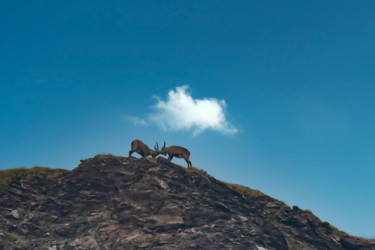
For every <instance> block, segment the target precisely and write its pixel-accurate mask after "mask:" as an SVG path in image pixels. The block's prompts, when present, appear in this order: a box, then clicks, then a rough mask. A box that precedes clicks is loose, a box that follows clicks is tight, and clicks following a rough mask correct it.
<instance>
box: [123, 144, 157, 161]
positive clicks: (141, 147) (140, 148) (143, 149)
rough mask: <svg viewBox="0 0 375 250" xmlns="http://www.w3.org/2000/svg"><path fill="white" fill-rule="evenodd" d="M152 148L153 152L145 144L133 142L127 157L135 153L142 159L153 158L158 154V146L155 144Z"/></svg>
mask: <svg viewBox="0 0 375 250" xmlns="http://www.w3.org/2000/svg"><path fill="white" fill-rule="evenodd" d="M154 148H155V150H152V149H150V148H149V147H148V146H147V145H146V144H144V143H143V142H141V141H140V140H134V141H132V143H131V149H130V151H129V157H130V156H131V155H132V153H134V152H136V153H138V154H140V155H141V156H142V157H146V156H149V155H151V156H152V157H153V158H155V157H156V156H158V155H159V154H160V153H159V151H158V150H159V145H157V143H156V145H155V147H154Z"/></svg>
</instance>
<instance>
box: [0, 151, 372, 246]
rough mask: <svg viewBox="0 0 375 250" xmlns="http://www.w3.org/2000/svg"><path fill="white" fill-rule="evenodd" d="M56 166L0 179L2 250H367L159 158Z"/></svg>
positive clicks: (259, 197)
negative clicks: (65, 168) (55, 170)
mask: <svg viewBox="0 0 375 250" xmlns="http://www.w3.org/2000/svg"><path fill="white" fill-rule="evenodd" d="M7 171H8V170H7ZM15 171H16V170H15ZM58 171H59V172H58V173H57V174H51V173H47V174H46V173H43V174H37V173H35V171H34V172H33V173H30V174H23V175H15V176H14V177H12V178H7V179H6V180H5V181H4V180H3V186H1V189H0V249H150V248H153V249H223V248H224V249H298V250H300V249H375V241H374V240H368V239H362V238H357V237H352V236H349V235H347V234H345V233H343V232H340V231H339V230H337V229H335V228H333V227H332V226H330V224H329V223H327V222H322V221H320V220H319V219H318V218H317V217H316V216H314V215H313V214H312V213H311V212H309V211H303V210H300V209H298V208H297V207H294V208H292V209H291V208H290V207H289V206H287V205H286V204H284V203H283V202H281V201H278V200H276V199H273V198H271V197H269V196H266V195H264V194H262V193H260V192H257V191H254V190H251V189H249V188H245V187H242V186H239V185H233V184H228V183H223V182H221V181H218V180H216V179H215V178H213V177H211V176H209V175H207V174H206V173H205V172H204V171H200V170H197V169H195V168H189V169H185V168H183V167H180V166H178V165H175V164H173V163H170V162H168V161H167V160H166V159H164V158H158V159H136V158H126V157H115V156H111V155H98V156H96V157H94V158H90V159H86V160H84V161H82V163H81V164H80V165H79V166H78V167H77V168H76V169H74V170H72V171H62V170H58ZM3 175H4V173H3ZM8 175H9V172H8ZM0 177H1V173H0ZM1 180H2V179H1V178H0V181H1ZM4 183H5V184H6V185H4ZM0 184H1V183H0Z"/></svg>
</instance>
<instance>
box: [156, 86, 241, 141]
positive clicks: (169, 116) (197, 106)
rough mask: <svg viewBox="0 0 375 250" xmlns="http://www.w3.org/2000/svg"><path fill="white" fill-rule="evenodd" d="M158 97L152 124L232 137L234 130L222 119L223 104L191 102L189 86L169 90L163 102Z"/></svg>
mask: <svg viewBox="0 0 375 250" xmlns="http://www.w3.org/2000/svg"><path fill="white" fill-rule="evenodd" d="M156 98H157V103H156V105H155V106H153V108H154V111H155V112H154V113H152V114H151V117H150V119H151V121H153V122H156V123H157V124H158V125H159V126H160V127H161V128H162V129H164V130H172V131H179V130H187V131H193V134H194V135H198V134H199V133H201V132H202V131H205V130H208V129H211V130H214V131H218V132H221V133H224V134H234V133H236V132H237V129H236V128H235V127H234V126H233V125H231V124H230V123H229V122H228V121H227V119H226V117H225V107H226V103H225V101H224V100H218V99H215V98H204V99H193V97H192V96H191V94H190V92H189V87H188V86H180V87H177V88H176V90H170V91H169V93H168V98H167V100H166V101H163V100H161V99H160V98H158V97H156Z"/></svg>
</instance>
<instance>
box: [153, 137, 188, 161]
mask: <svg viewBox="0 0 375 250" xmlns="http://www.w3.org/2000/svg"><path fill="white" fill-rule="evenodd" d="M158 152H159V153H160V154H163V155H166V154H168V160H169V161H172V159H173V157H176V158H183V159H184V160H185V161H186V163H187V164H188V167H191V166H192V165H191V161H190V151H189V150H187V149H186V148H184V147H180V146H170V147H166V146H165V142H164V146H163V147H162V149H161V150H160V151H158Z"/></svg>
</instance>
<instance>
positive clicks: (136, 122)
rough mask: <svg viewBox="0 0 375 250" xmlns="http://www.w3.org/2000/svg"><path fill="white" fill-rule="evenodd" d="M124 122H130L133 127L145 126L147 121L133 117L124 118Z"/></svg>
mask: <svg viewBox="0 0 375 250" xmlns="http://www.w3.org/2000/svg"><path fill="white" fill-rule="evenodd" d="M124 118H125V120H127V121H130V122H132V123H133V124H134V125H140V126H146V125H147V121H146V120H145V119H142V118H139V117H135V116H124Z"/></svg>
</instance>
